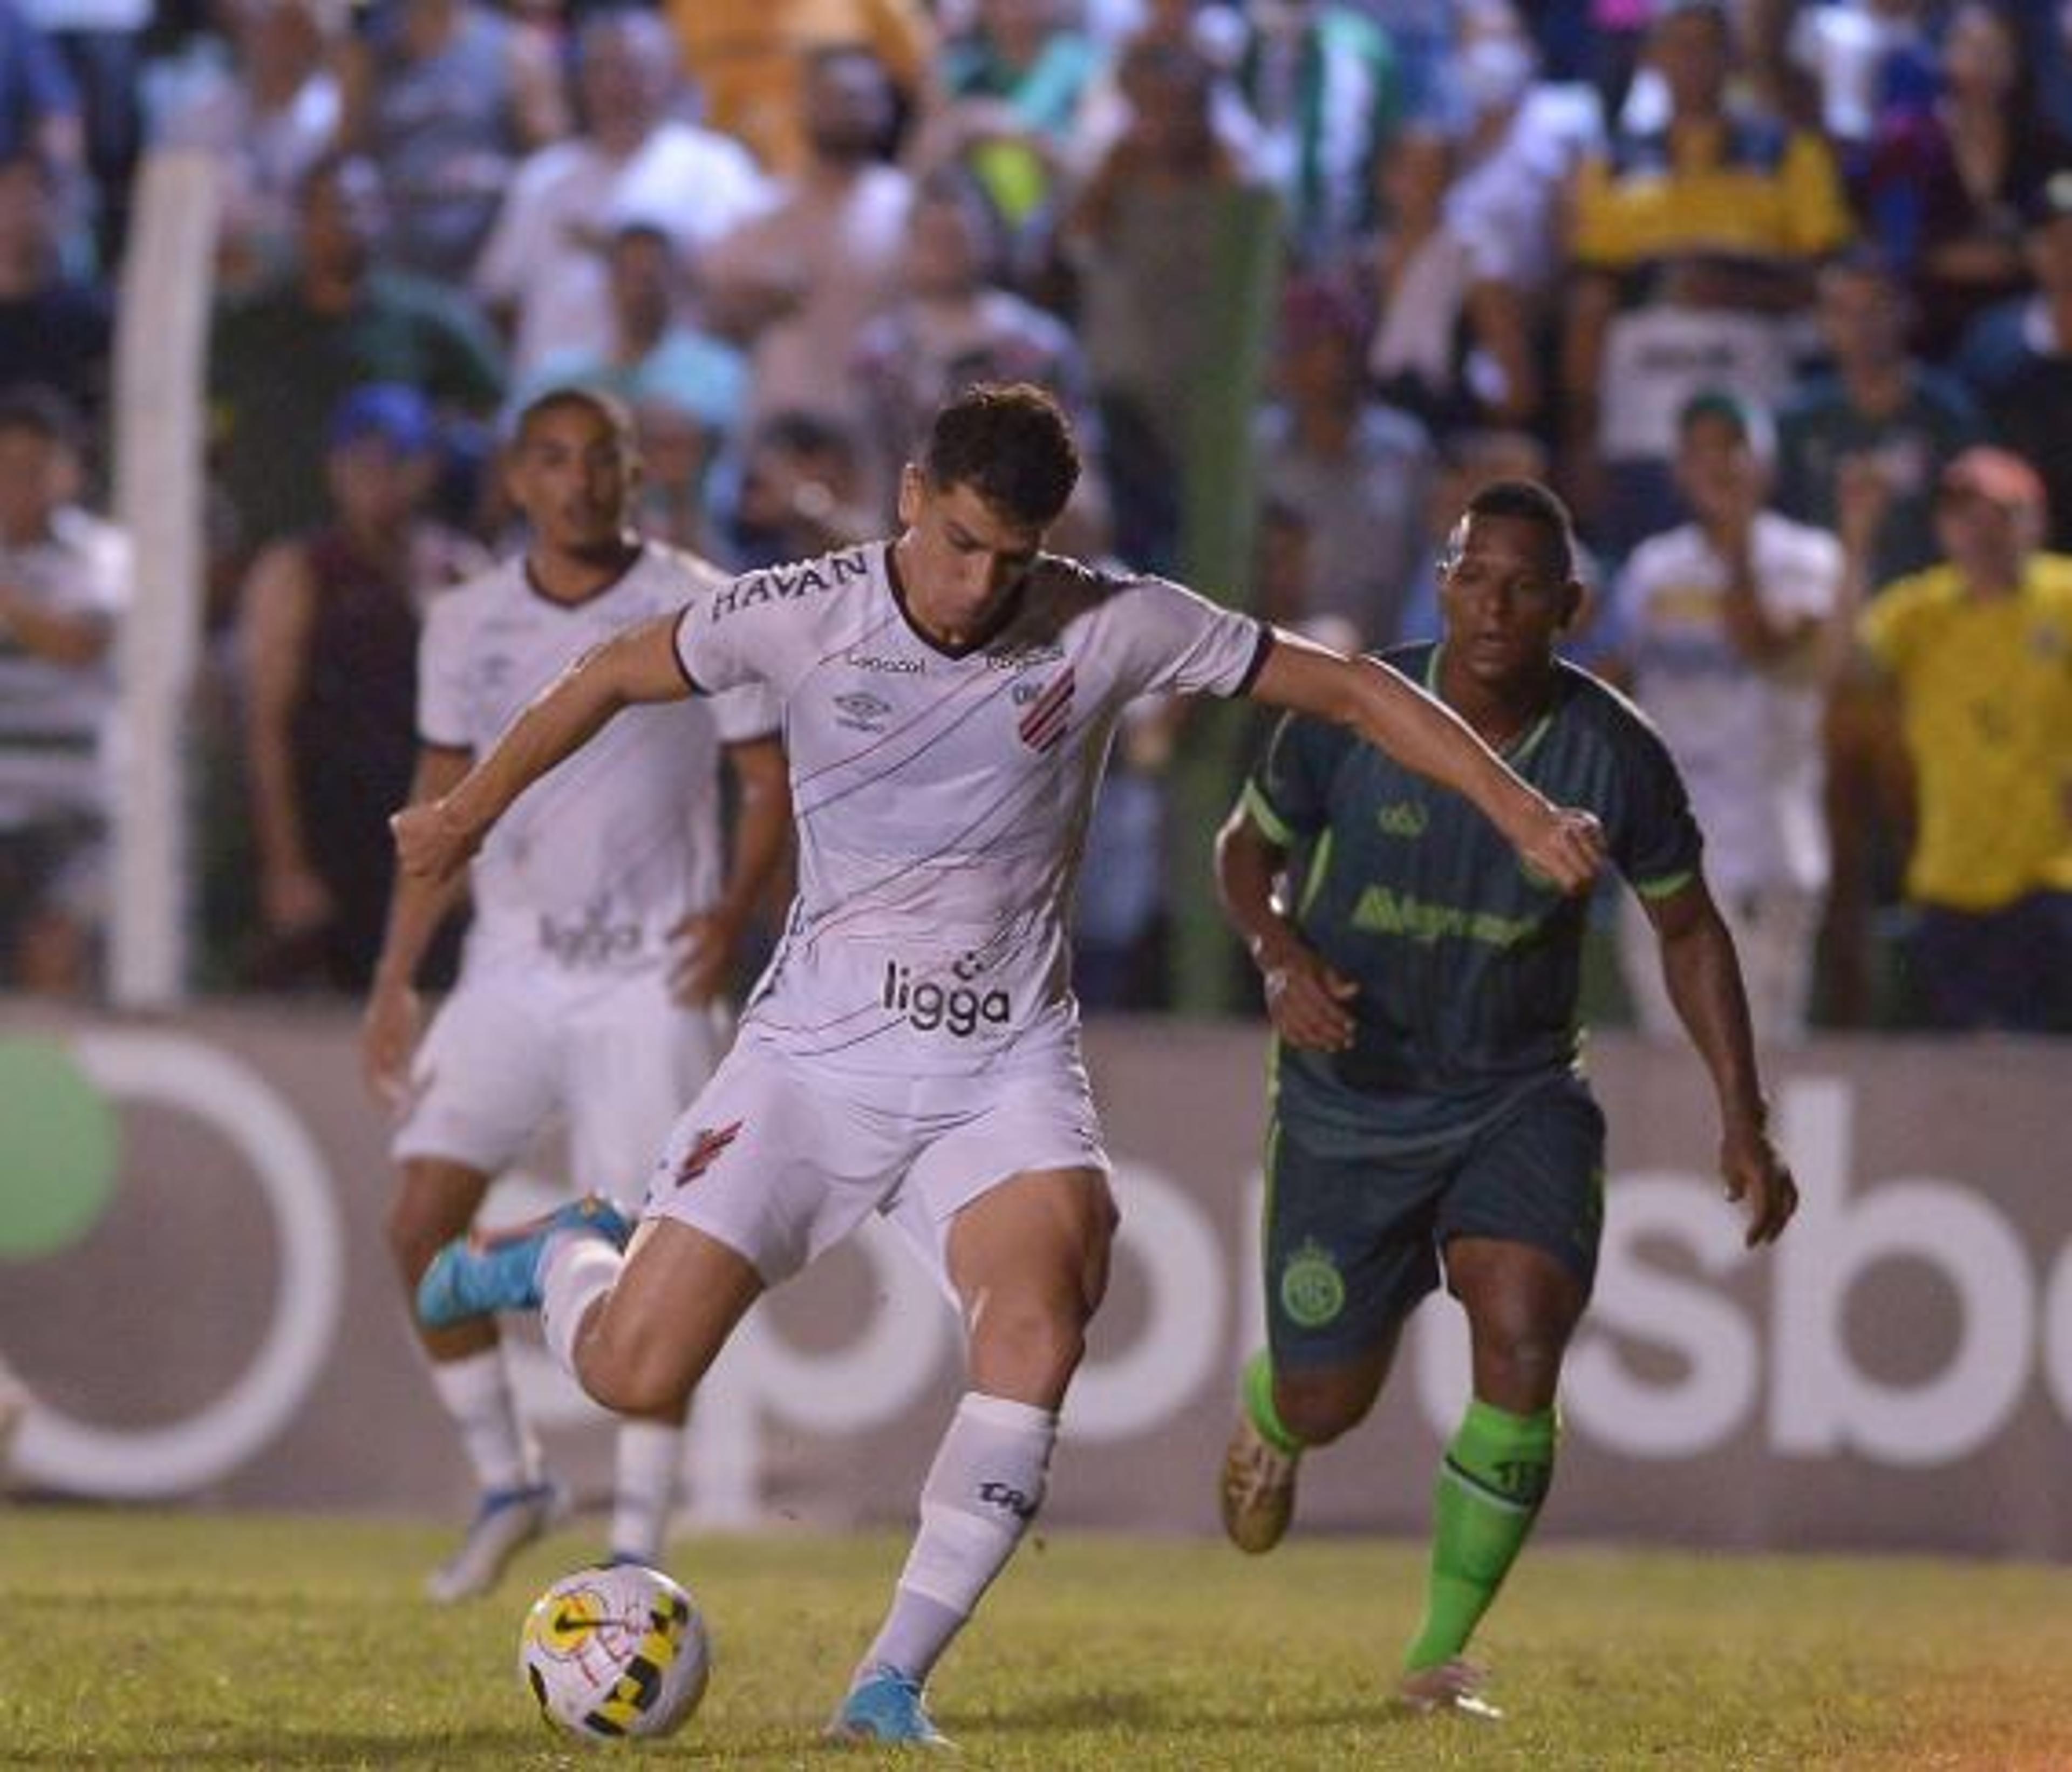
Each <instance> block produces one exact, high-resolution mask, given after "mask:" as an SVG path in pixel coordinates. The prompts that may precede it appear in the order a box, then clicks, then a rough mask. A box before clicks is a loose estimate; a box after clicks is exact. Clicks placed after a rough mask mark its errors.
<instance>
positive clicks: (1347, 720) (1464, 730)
mask: <svg viewBox="0 0 2072 1772" xmlns="http://www.w3.org/2000/svg"><path fill="white" fill-rule="evenodd" d="M1252 696H1253V697H1254V699H1256V700H1257V701H1264V702H1268V703H1270V704H1272V705H1274V706H1276V707H1284V708H1293V709H1298V710H1300V711H1301V712H1302V713H1309V714H1313V715H1315V716H1316V717H1318V718H1320V719H1325V720H1330V721H1332V722H1335V723H1336V724H1338V725H1340V726H1350V727H1351V728H1352V729H1353V730H1355V732H1357V733H1359V735H1360V736H1361V737H1362V738H1364V739H1366V740H1367V742H1368V743H1369V744H1371V745H1374V746H1377V747H1378V748H1379V749H1380V750H1385V751H1387V753H1388V754H1389V755H1391V756H1392V757H1393V758H1395V759H1396V761H1397V762H1398V763H1401V764H1402V765H1403V766H1404V767H1405V768H1406V769H1412V770H1415V771H1416V772H1417V773H1418V774H1419V775H1424V776H1427V777H1429V779H1431V780H1433V781H1435V782H1437V783H1439V784H1440V785H1441V787H1450V788H1452V789H1453V791H1455V792H1457V793H1459V794H1461V795H1464V796H1466V798H1467V799H1469V800H1472V801H1473V802H1474V804H1475V805H1476V806H1477V807H1478V808H1480V809H1481V810H1482V812H1483V814H1484V815H1485V816H1486V817H1487V818H1488V819H1489V820H1490V822H1491V823H1492V824H1494V825H1495V826H1496V828H1498V830H1500V831H1501V832H1503V834H1504V837H1505V838H1506V839H1507V841H1509V842H1510V843H1511V846H1512V847H1513V848H1515V849H1517V850H1518V852H1519V854H1520V855H1521V856H1522V857H1523V858H1524V859H1525V860H1526V861H1527V863H1529V864H1530V865H1531V866H1532V867H1533V868H1535V869H1536V870H1538V871H1539V872H1540V874H1544V875H1545V876H1546V877H1547V878H1548V879H1550V880H1552V882H1554V883H1555V884H1556V886H1559V887H1560V888H1561V890H1563V891H1564V892H1574V891H1577V890H1581V888H1582V887H1584V886H1587V885H1589V882H1591V880H1593V878H1596V875H1597V870H1598V868H1599V866H1600V865H1601V864H1602V861H1603V858H1604V835H1603V833H1602V832H1601V830H1600V829H1599V828H1598V826H1597V820H1595V819H1594V818H1593V817H1592V816H1590V815H1589V813H1587V812H1568V811H1564V810H1563V809H1562V808H1558V807H1556V806H1555V805H1553V804H1552V803H1551V802H1549V801H1548V800H1547V799H1546V797H1545V796H1543V795H1542V794H1540V792H1539V791H1538V790H1537V789H1535V788H1534V787H1532V786H1531V784H1530V783H1527V782H1526V781H1525V780H1523V779H1522V778H1521V777H1520V776H1519V775H1517V774H1516V773H1515V771H1512V770H1511V767H1509V766H1508V765H1507V763H1505V762H1504V761H1503V759H1502V758H1501V757H1499V756H1498V755H1497V754H1496V753H1495V752H1494V750H1490V747H1489V746H1487V745H1486V744H1484V743H1483V742H1482V739H1481V738H1478V736H1477V735H1476V734H1475V732H1474V729H1473V728H1471V727H1470V726H1469V725H1468V724H1467V722H1466V721H1464V720H1462V719H1461V717H1460V716H1459V715H1458V714H1457V713H1454V712H1453V709H1450V708H1449V707H1448V706H1447V705H1445V703H1444V702H1443V701H1439V700H1437V698H1436V697H1433V696H1429V695H1427V694H1426V693H1424V691H1423V690H1422V689H1419V688H1418V687H1417V686H1416V685H1415V684H1413V683H1412V682H1411V681H1410V680H1409V679H1408V678H1407V677H1405V676H1403V675H1402V673H1401V672H1398V671H1394V670H1392V669H1391V668H1389V667H1388V666H1387V665H1386V664H1380V663H1379V662H1378V661H1376V660H1372V659H1348V658H1346V657H1345V656H1342V655H1341V654H1339V653H1337V652H1331V651H1330V650H1329V649H1328V648H1325V647H1321V646H1318V645H1315V644H1314V643H1312V642H1310V641H1308V640H1305V639H1301V638H1300V637H1298V636H1297V635H1291V634H1287V633H1276V636H1275V644H1274V648H1273V650H1272V652H1270V653H1269V654H1268V656H1267V660H1266V663H1265V664H1264V666H1263V667H1262V668H1260V673H1259V676H1258V677H1257V679H1256V681H1255V682H1254V684H1253V685H1252Z"/></svg>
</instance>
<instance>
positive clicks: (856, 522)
mask: <svg viewBox="0 0 2072 1772" xmlns="http://www.w3.org/2000/svg"><path fill="white" fill-rule="evenodd" d="M884 528H885V525H884V524H883V522H882V520H881V519H880V516H879V514H878V508H877V505H876V504H875V503H874V501H873V500H872V497H871V494H870V480H869V476H868V473H867V471H866V469H865V463H864V456H863V451H862V450H861V447H859V446H858V444H857V439H856V437H855V434H854V433H853V432H852V431H851V430H849V429H848V428H847V427H846V426H841V425H837V424H833V423H831V422H830V421H828V420H827V419H826V418H824V417H821V416H820V414H818V413H772V414H771V416H770V417H768V418H766V419H764V420H763V421H762V422H761V423H760V424H759V425H758V426H756V427H755V430H754V434H752V435H751V437H750V439H749V444H748V448H747V450H746V457H745V459H744V461H743V463H742V473H741V485H740V490H739V492H738V495H737V497H736V498H735V500H734V504H733V507H732V508H731V509H730V511H728V512H726V547H725V548H724V549H722V551H721V553H720V555H719V557H720V558H722V559H723V560H724V561H726V563H727V564H728V565H730V566H731V567H732V568H733V569H734V570H735V571H736V572H750V571H753V570H754V569H755V568H756V567H758V566H773V565H782V564H783V562H785V561H791V560H809V559H812V557H814V556H816V555H817V554H823V553H827V552H828V550H829V549H834V548H845V547H849V546H850V545H852V544H853V543H855V542H858V541H865V540H866V539H867V538H869V537H872V536H874V535H879V534H882V533H883V532H884Z"/></svg>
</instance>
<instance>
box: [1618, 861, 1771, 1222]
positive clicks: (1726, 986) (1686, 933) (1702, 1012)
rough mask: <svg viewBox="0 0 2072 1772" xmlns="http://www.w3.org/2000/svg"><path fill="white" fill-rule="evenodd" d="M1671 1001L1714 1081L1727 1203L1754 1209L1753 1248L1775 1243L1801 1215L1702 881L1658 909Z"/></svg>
mask: <svg viewBox="0 0 2072 1772" xmlns="http://www.w3.org/2000/svg"><path fill="white" fill-rule="evenodd" d="M1649 910H1650V915H1651V916H1652V917H1653V919H1654V922H1655V932H1656V935H1657V937H1658V938H1659V941H1660V944H1661V949H1662V973H1663V982H1664V983H1665V984H1666V985H1667V987H1668V990H1669V997H1670V1001H1671V1002H1672V1003H1673V1004H1675V1008H1676V1013H1677V1015H1678V1018H1679V1019H1680V1020H1681V1021H1682V1022H1683V1026H1684V1030H1685V1031H1686V1032H1687V1033H1688V1034H1689V1035H1690V1038H1691V1043H1692V1046H1695V1047H1696V1049H1697V1051H1698V1055H1699V1057H1700V1059H1703V1060H1704V1065H1705V1069H1706V1071H1708V1073H1709V1074H1710V1075H1711V1077H1712V1089H1713V1092H1714V1094H1715V1095H1716V1096H1717V1097H1718V1100H1719V1107H1720V1169H1721V1171H1722V1174H1723V1175H1724V1178H1725V1182H1726V1190H1727V1197H1728V1198H1729V1199H1731V1200H1734V1201H1737V1202H1739V1201H1744V1200H1745V1201H1746V1202H1747V1203H1748V1210H1749V1230H1748V1242H1749V1244H1750V1245H1751V1246H1753V1245H1754V1244H1759V1243H1768V1242H1771V1241H1773V1240H1774V1239H1775V1238H1776V1237H1777V1236H1778V1234H1779V1233H1780V1232H1782V1230H1783V1229H1784V1227H1785V1225H1786V1223H1789V1222H1790V1218H1791V1215H1792V1213H1793V1212H1794V1211H1795V1210H1796V1209H1797V1207H1798V1202H1799V1192H1798V1187H1797V1186H1796V1184H1795V1183H1794V1182H1793V1180H1792V1178H1791V1173H1790V1170H1789V1169H1788V1168H1786V1166H1785V1164H1784V1161H1783V1160H1782V1157H1780V1156H1779V1155H1778V1152H1777V1149H1776V1147H1775V1146H1774V1144H1773V1143H1772V1142H1771V1140H1770V1126H1769V1111H1768V1108H1767V1106H1766V1104H1765V1102H1764V1100H1763V1096H1762V1079H1761V1077H1760V1075H1759V1074H1758V1072H1757V1065H1756V1057H1755V1038H1754V1035H1753V1031H1752V1030H1751V1028H1750V1026H1749V1010H1748V997H1747V993H1746V992H1745V990H1744V989H1743V987H1742V984H1741V962H1740V960H1738V958H1737V956H1736V955H1735V953H1734V944H1733V936H1732V935H1730V934H1729V932H1728V930H1727V926H1726V923H1725V921H1724V920H1723V919H1721V918H1720V913H1719V909H1718V907H1716V905H1715V904H1714V903H1713V902H1712V894H1710V893H1709V892H1708V890H1706V888H1705V886H1704V882H1702V881H1694V882H1692V884H1691V885H1690V886H1686V887H1685V888H1684V889H1683V890H1682V891H1681V892H1679V893H1678V894H1675V897H1674V898H1672V899H1671V900H1670V901H1669V902H1667V903H1666V904H1660V905H1651V907H1649Z"/></svg>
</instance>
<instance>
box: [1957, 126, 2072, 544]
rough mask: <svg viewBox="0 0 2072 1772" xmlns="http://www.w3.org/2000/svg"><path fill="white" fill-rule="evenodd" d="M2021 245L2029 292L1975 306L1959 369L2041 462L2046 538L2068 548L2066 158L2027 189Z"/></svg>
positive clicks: (2069, 174)
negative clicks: (1985, 307) (2031, 283)
mask: <svg viewBox="0 0 2072 1772" xmlns="http://www.w3.org/2000/svg"><path fill="white" fill-rule="evenodd" d="M2024 246H2025V251H2026V253H2027V255H2028V258H2029V271H2030V273H2031V274H2032V275H2033V277H2034V278H2035V279H2036V283H2037V290H2036V293H2035V294H2033V295H2031V296H2023V297H2017V298H2015V299H2013V300H2012V301H2008V302H2002V303H2001V304H2000V306H1998V307H1996V308H1993V309H1992V310H1989V311H1988V312H1987V313H1985V314H1984V315H1980V316H1979V319H1978V320H1977V321H1976V322H1975V323H1974V324H1973V326H1972V327H1971V331H1970V333H1969V334H1968V335H1967V336H1966V338H1965V340H1964V345H1963V350H1962V351H1961V352H1959V354H1958V357H1957V361H1956V369H1957V372H1958V374H1959V376H1961V377H1962V378H1963V380H1964V382H1965V384H1967V386H1968V387H1969V388H1970V389H1971V392H1972V393H1973V394H1974V395H1975V396H1976V397H1977V399H1978V401H1979V405H1980V406H1981V407H1983V408H1984V411H1985V416H1986V425H1987V428H1988V430H1989V431H1991V432H1992V434H1993V436H1994V437H1995V438H1996V439H1997V440H1998V441H1999V442H2003V443H2005V444H2006V445H2007V446H2008V448H2010V449H2012V450H2014V451H2015V453H2016V454H2019V455H2022V456H2025V457H2026V458H2028V459H2029V462H2030V463H2032V464H2033V466H2034V467H2037V469H2039V470H2040V471H2041V473H2042V475H2043V483H2044V487H2045V491H2047V493H2048V495H2049V523H2050V526H2049V529H2048V530H2047V531H2046V532H2045V534H2046V537H2047V540H2048V544H2049V546H2050V547H2051V548H2052V549H2054V550H2055V551H2057V552H2058V553H2072V161H2068V162H2066V163H2065V165H2064V166H2063V167H2062V168H2061V169H2059V170H2057V171H2052V172H2051V173H2050V174H2049V176H2048V177H2046V178H2045V179H2043V180H2042V181H2041V183H2039V185H2038V186H2037V190H2036V191H2035V193H2034V195H2033V196H2032V197H2031V198H2030V199H2029V229H2028V232H2027V234H2026V235H2025V239H2024Z"/></svg>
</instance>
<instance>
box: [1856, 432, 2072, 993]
mask: <svg viewBox="0 0 2072 1772" xmlns="http://www.w3.org/2000/svg"><path fill="white" fill-rule="evenodd" d="M1868 495H1869V497H1871V498H1874V497H1875V488H1874V487H1873V488H1870V489H1869V493H1868ZM2044 524H2045V508H2044V489H2043V484H2042V482H2041V480H2040V479H2038V478H2037V475H2036V472H2035V471H2034V470H2033V468H2031V467H2029V464H2028V463H2025V462H2024V461H2023V460H2022V459H2021V458H2020V457H2019V456H2016V455H2012V454H2008V452H2006V451H2005V450H1999V449H1992V448H1985V447H1979V448H1975V449H1971V450H1967V451H1966V452H1965V453H1964V454H1962V455H1960V456H1959V457H1958V458H1957V459H1956V460H1955V462H1953V463H1951V464H1950V466H1949V467H1947V468H1946V469H1945V470H1944V471H1943V474H1942V496H1941V499H1940V500H1939V502H1938V506H1937V520H1936V527H1937V532H1938V536H1939V537H1940V540H1941V541H1942V548H1943V551H1944V553H1945V554H1946V556H1947V563H1946V564H1944V565H1938V566H1934V567H1931V568H1930V569H1928V570H1927V571H1926V572H1923V573H1920V574H1916V575H1915V576H1914V577H1913V578H1905V579H1902V580H1901V582H1899V583H1897V584H1896V585H1893V586H1888V587H1886V588H1885V590H1883V591H1881V592H1880V593H1879V594H1878V596H1877V600H1876V601H1875V602H1873V603H1872V604H1871V605H1870V606H1869V607H1868V609H1867V610H1865V611H1864V613H1863V616H1862V625H1861V637H1862V641H1863V647H1864V652H1865V653H1866V654H1867V656H1868V660H1869V661H1870V662H1871V663H1872V664H1873V665H1874V666H1875V668H1876V669H1877V672H1878V673H1879V680H1881V682H1882V683H1883V684H1884V685H1885V686H1886V688H1887V689H1888V690H1889V693H1891V695H1892V696H1893V698H1894V699H1895V701H1896V703H1897V710H1896V711H1897V715H1898V717H1899V719H1900V722H1901V726H1902V728H1903V730H1904V734H1905V745H1906V750H1907V753H1908V754H1909V755H1910V758H1911V759H1912V761H1913V764H1914V779H1915V783H1916V787H1915V796H1916V799H1915V805H1916V812H1917V816H1918V832H1917V834H1916V837H1915V838H1914V847H1913V853H1912V856H1911V858H1910V861H1909V862H1908V865H1907V872H1906V894H1907V898H1908V899H1909V901H1910V903H1911V905H1912V906H1913V907H1914V913H1915V918H1916V922H1915V926H1914V932H1913V936H1912V940H1911V943H1910V954H1909V960H1910V967H1909V970H1910V981H1911V985H1912V988H1913V991H1914V995H1915V996H1916V997H1918V1000H1919V1003H1920V1006H1921V1008H1922V1010H1923V1011H1924V1013H1926V1018H1927V1019H1928V1021H1929V1022H1930V1024H1931V1025H1933V1026H1936V1027H1938V1028H1946V1029H1974V1028H2012V1029H2018V1030H2025V1031H2037V1032H2041V1031H2045V1030H2056V1031H2059V1032H2064V1031H2072V791H2068V787H2067V775H2066V759H2068V758H2072V559H2067V558H2066V557H2063V556H2062V555H2056V554H2046V553H2040V552H2038V551H2037V550H2038V546H2039V544H2040V543H2041V540H2042V537H2043V532H2044ZM1869 527H1870V525H1869V524H1868V522H1860V521H1859V522H1852V523H1851V524H1848V526H1846V527H1845V529H1844V537H1845V540H1847V541H1849V542H1850V543H1851V561H1850V565H1851V570H1852V585H1853V586H1854V587H1855V588H1856V590H1858V591H1859V593H1860V591H1861V590H1862V588H1863V573H1864V563H1865V562H1864V553H1863V551H1862V546H1861V544H1862V541H1863V540H1864V537H1865V536H1866V535H1867V533H1868V529H1869Z"/></svg>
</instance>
